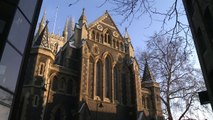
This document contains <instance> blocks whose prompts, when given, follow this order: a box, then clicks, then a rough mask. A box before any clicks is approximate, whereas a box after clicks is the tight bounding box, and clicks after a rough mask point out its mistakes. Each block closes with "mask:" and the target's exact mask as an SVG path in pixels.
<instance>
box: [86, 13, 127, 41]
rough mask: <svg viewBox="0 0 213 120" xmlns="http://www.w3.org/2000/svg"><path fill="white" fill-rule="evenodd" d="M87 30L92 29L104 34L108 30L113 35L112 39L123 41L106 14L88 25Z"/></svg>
mask: <svg viewBox="0 0 213 120" xmlns="http://www.w3.org/2000/svg"><path fill="white" fill-rule="evenodd" d="M88 29H89V30H91V29H94V30H97V31H100V32H104V30H110V31H111V32H112V34H113V37H116V38H119V39H123V37H122V35H121V33H120V31H119V30H118V28H117V27H116V25H115V23H114V21H113V20H112V18H111V16H110V15H109V14H108V12H106V13H105V14H104V15H102V16H101V17H99V18H98V19H97V20H95V21H94V22H92V23H91V24H89V27H88Z"/></svg>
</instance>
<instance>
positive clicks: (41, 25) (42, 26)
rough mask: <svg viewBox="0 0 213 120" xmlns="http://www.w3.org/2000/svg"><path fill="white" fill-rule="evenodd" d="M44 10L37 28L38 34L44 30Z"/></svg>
mask: <svg viewBox="0 0 213 120" xmlns="http://www.w3.org/2000/svg"><path fill="white" fill-rule="evenodd" d="M46 14H47V13H46V10H45V11H44V14H43V16H42V19H41V22H40V24H39V28H38V33H39V34H40V33H41V31H42V30H43V29H44V27H45V21H46Z"/></svg>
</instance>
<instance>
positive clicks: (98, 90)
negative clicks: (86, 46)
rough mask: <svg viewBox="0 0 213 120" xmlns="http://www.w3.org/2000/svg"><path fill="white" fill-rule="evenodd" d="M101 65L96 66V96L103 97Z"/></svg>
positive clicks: (98, 63)
mask: <svg viewBox="0 0 213 120" xmlns="http://www.w3.org/2000/svg"><path fill="white" fill-rule="evenodd" d="M101 83H102V82H101V63H100V61H98V62H97V64H96V96H99V97H100V96H101Z"/></svg>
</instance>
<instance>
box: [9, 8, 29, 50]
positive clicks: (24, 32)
mask: <svg viewBox="0 0 213 120" xmlns="http://www.w3.org/2000/svg"><path fill="white" fill-rule="evenodd" d="M29 29H30V24H29V23H28V22H27V20H26V19H25V18H24V16H23V15H22V14H21V13H20V11H19V10H17V11H16V13H15V17H14V21H13V23H12V27H11V29H10V33H9V36H8V40H9V41H10V42H11V43H12V44H13V45H14V46H16V47H17V49H18V50H19V51H20V52H21V53H23V52H24V49H25V44H26V41H27V37H28V33H29Z"/></svg>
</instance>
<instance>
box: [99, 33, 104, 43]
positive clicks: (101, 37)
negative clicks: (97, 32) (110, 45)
mask: <svg viewBox="0 0 213 120" xmlns="http://www.w3.org/2000/svg"><path fill="white" fill-rule="evenodd" d="M99 42H101V43H103V34H101V36H100V41H99Z"/></svg>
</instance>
